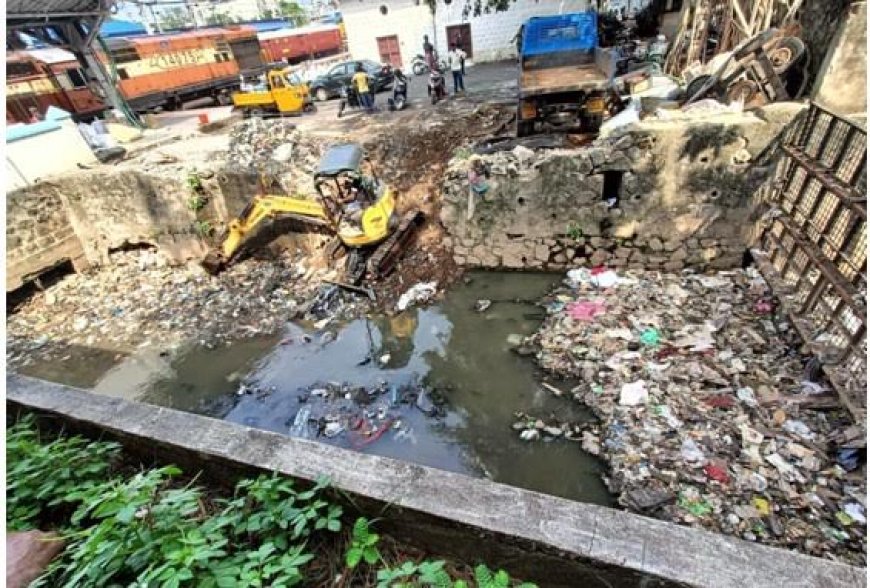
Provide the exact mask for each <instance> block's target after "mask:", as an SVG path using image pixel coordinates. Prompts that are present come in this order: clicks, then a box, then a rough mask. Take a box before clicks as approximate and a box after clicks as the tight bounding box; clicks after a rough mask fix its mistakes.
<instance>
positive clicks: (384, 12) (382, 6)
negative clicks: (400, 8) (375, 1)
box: [381, 4, 390, 16]
mask: <svg viewBox="0 0 870 588" xmlns="http://www.w3.org/2000/svg"><path fill="white" fill-rule="evenodd" d="M389 11H390V9H389V8H387V5H386V4H381V14H383V15H384V16H386V15H387V13H388V12H389Z"/></svg>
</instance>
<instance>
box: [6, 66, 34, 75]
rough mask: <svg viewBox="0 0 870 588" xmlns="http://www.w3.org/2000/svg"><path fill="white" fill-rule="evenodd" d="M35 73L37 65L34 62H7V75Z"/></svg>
mask: <svg viewBox="0 0 870 588" xmlns="http://www.w3.org/2000/svg"><path fill="white" fill-rule="evenodd" d="M35 73H36V67H34V66H33V64H32V63H8V62H7V63H6V77H9V78H15V77H23V76H32V75H33V74H35Z"/></svg>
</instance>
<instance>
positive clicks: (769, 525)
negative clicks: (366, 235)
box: [523, 268, 867, 565]
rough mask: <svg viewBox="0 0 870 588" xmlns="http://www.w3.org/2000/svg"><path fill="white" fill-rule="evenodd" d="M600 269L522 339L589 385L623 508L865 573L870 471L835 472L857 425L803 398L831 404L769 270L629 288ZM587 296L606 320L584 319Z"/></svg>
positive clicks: (649, 275) (558, 300)
mask: <svg viewBox="0 0 870 588" xmlns="http://www.w3.org/2000/svg"><path fill="white" fill-rule="evenodd" d="M603 273H604V272H603V271H602V270H600V269H597V270H596V269H593V270H592V271H591V272H590V271H573V272H572V273H571V274H570V279H567V280H566V282H565V284H566V285H565V286H563V287H560V288H558V289H557V290H555V291H554V292H553V293H552V294H551V295H550V296H548V298H547V299H546V300H545V301H544V305H545V307H546V308H547V310H548V313H549V316H548V318H547V319H546V321H545V323H544V324H543V325H542V327H541V328H540V330H539V331H538V332H537V333H536V334H535V335H533V336H532V337H530V338H529V339H528V341H527V342H526V343H527V344H533V345H534V346H535V347H536V348H537V350H538V351H537V359H538V362H539V364H540V365H541V366H542V367H543V368H544V369H545V370H546V371H547V372H549V373H552V374H554V375H558V376H561V377H565V378H570V379H580V380H581V381H582V382H583V384H581V385H580V386H578V387H577V388H576V389H575V390H574V394H573V396H574V398H575V399H576V400H577V401H580V402H582V403H584V404H586V405H588V406H589V407H591V408H592V410H593V411H594V412H595V414H596V415H597V416H598V417H599V418H600V419H601V423H600V429H601V431H602V434H601V435H594V434H593V433H592V431H591V430H590V429H587V430H584V431H583V434H582V438H583V447H584V449H586V450H588V451H590V453H593V454H600V455H601V457H602V458H603V459H604V460H605V461H606V462H607V464H608V465H609V467H610V473H609V475H608V476H607V477H606V482H607V484H608V486H609V487H610V489H611V491H613V492H614V493H617V494H618V495H619V501H620V503H621V504H623V505H624V506H625V507H626V508H629V509H631V510H635V511H638V512H647V513H649V514H651V515H652V516H656V517H659V518H663V519H666V520H670V521H674V522H679V523H684V524H689V525H692V526H700V527H705V528H708V529H710V530H715V531H718V532H722V533H725V534H730V535H735V536H738V537H742V538H744V539H747V540H751V541H757V542H760V543H766V544H771V545H778V546H782V547H786V548H790V549H796V550H799V551H802V552H805V553H808V554H811V555H816V556H823V557H830V558H835V559H839V560H842V561H847V562H849V563H852V564H856V565H865V550H866V523H865V522H863V519H864V518H865V517H866V514H865V507H866V501H865V495H866V488H867V484H866V478H865V476H864V473H863V471H864V470H863V468H860V469H856V468H857V463H851V464H850V466H852V470H855V471H847V470H846V469H845V468H844V467H842V466H841V465H839V464H838V463H837V457H838V449H839V448H840V445H839V443H840V442H841V441H842V439H843V438H844V436H845V433H844V431H847V430H850V428H851V427H854V426H855V425H852V423H851V421H850V420H849V417H848V414H847V413H846V411H845V410H844V409H839V408H836V409H827V410H813V409H811V408H809V407H808V406H807V405H804V404H803V403H802V402H803V400H804V399H805V398H806V396H807V392H806V391H807V390H815V389H818V390H819V391H820V394H821V395H825V396H830V395H831V394H832V393H831V392H830V389H829V387H828V386H827V385H826V384H825V382H824V381H818V382H804V381H802V379H803V372H804V364H805V363H806V359H807V358H806V357H805V356H803V355H802V354H801V353H800V352H799V351H798V349H799V348H800V342H799V339H798V336H797V334H796V333H795V332H794V331H793V330H792V329H791V328H790V326H789V325H788V323H787V322H786V321H785V320H784V319H783V317H781V316H779V315H777V314H776V313H775V311H774V309H772V308H769V307H764V308H760V307H758V305H757V304H756V303H757V301H758V300H759V299H763V298H765V297H767V296H769V292H768V291H767V285H766V283H765V282H764V280H763V279H762V278H761V277H760V275H759V274H758V273H757V272H756V271H755V270H754V269H752V268H750V269H747V270H735V271H730V272H719V273H717V274H713V275H700V274H695V273H692V272H690V271H685V272H683V273H682V274H663V273H659V272H653V271H628V272H626V273H625V274H623V275H620V278H621V279H622V280H624V281H626V282H629V285H625V284H620V281H619V280H617V281H610V282H609V283H608V284H607V287H602V286H599V285H598V283H597V282H596V280H595V279H594V278H595V276H596V275H602V274H603ZM589 300H600V301H602V302H603V305H604V308H606V311H605V312H604V313H602V314H598V315H596V316H594V317H591V320H589V319H588V318H586V317H585V316H584V317H577V316H575V315H576V313H573V314H572V312H571V310H570V309H571V308H575V306H574V305H576V304H578V303H583V302H587V301H589ZM653 331H654V332H655V333H656V335H657V337H655V338H653V337H651V336H649V333H651V332H653ZM645 338H646V343H644V339H645ZM816 396H818V395H816ZM523 429H524V430H531V429H537V430H541V427H534V423H532V426H524V427H523ZM850 513H852V514H850Z"/></svg>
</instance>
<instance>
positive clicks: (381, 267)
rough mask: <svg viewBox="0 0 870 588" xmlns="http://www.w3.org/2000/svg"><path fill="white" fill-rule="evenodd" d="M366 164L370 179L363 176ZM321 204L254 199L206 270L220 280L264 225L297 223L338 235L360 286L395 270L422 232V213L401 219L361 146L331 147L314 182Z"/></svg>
mask: <svg viewBox="0 0 870 588" xmlns="http://www.w3.org/2000/svg"><path fill="white" fill-rule="evenodd" d="M363 164H366V165H367V166H368V168H369V170H370V172H369V173H363V170H362V167H363ZM314 187H315V189H316V190H317V201H314V200H309V199H305V198H298V197H293V196H282V195H263V196H256V197H254V199H253V200H251V202H249V203H248V205H247V206H245V209H244V210H243V211H242V213H241V214H240V215H239V216H238V217H237V218H235V219H233V220H232V221H230V223H229V226H228V227H227V230H226V232H225V233H224V235H223V237H222V238H221V243H220V245H219V247H218V249H216V250H214V251H211V252H209V254H208V255H207V256H206V258H205V259H204V260H203V262H202V265H203V267H204V268H205V269H206V270H207V271H209V273H212V274H216V273H218V272H219V271H220V270H221V269H223V268H224V267H226V265H227V264H229V263H232V262H233V261H234V260H235V259H237V258H238V256H239V254H240V253H241V251H242V250H243V249H244V246H245V244H246V243H247V242H249V240H250V237H251V236H252V235H253V234H254V232H255V231H256V230H257V228H258V227H259V226H261V223H263V222H264V221H267V220H270V221H271V220H278V219H286V218H289V219H294V220H297V221H301V222H302V223H303V224H307V225H311V226H315V227H319V228H320V230H324V229H325V230H327V231H329V232H332V233H333V234H335V235H337V237H338V241H339V243H340V245H343V246H344V247H345V248H347V249H348V256H347V262H346V268H345V277H344V281H345V283H347V284H351V285H355V284H359V283H360V282H361V281H362V280H363V278H366V279H377V278H380V277H382V276H384V275H386V274H387V273H389V272H390V270H392V268H393V267H394V265H395V262H396V261H397V260H398V259H399V257H400V256H401V254H402V252H403V251H404V249H405V247H406V246H407V244H408V243H409V242H410V240H411V239H412V238H413V236H414V234H415V232H416V228H417V227H418V226H419V225H420V224H421V223H422V221H423V218H424V217H423V213H422V212H420V211H419V210H417V209H413V210H409V211H407V212H405V213H404V214H403V215H402V216H401V217H400V216H399V214H398V212H397V211H396V195H395V193H394V192H393V190H392V188H390V187H389V186H387V185H385V184H383V183H382V182H381V181H380V180H378V177H377V175H376V174H375V172H374V166H373V165H372V163H371V161H370V160H369V159H367V158H366V157H365V156H364V154H363V150H362V148H361V147H360V146H359V145H358V144H355V143H348V144H344V145H336V146H334V147H331V148H330V149H329V150H328V151H327V152H326V153H325V154H324V155H323V157H322V158H321V160H320V164H319V166H318V170H317V173H316V174H315V176H314Z"/></svg>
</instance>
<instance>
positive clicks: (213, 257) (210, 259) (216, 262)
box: [201, 251, 226, 276]
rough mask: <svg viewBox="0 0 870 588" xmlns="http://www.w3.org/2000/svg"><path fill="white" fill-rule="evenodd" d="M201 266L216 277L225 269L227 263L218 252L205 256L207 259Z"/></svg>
mask: <svg viewBox="0 0 870 588" xmlns="http://www.w3.org/2000/svg"><path fill="white" fill-rule="evenodd" d="M201 265H202V267H203V268H204V269H205V271H207V272H208V273H210V274H211V275H213V276H216V275H217V274H219V273H220V272H221V271H222V270H223V269H224V267H225V266H226V262H225V260H224V258H223V256H222V255H221V254H220V253H218V252H217V251H209V252H208V255H206V256H205V259H203V260H202V263H201Z"/></svg>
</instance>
